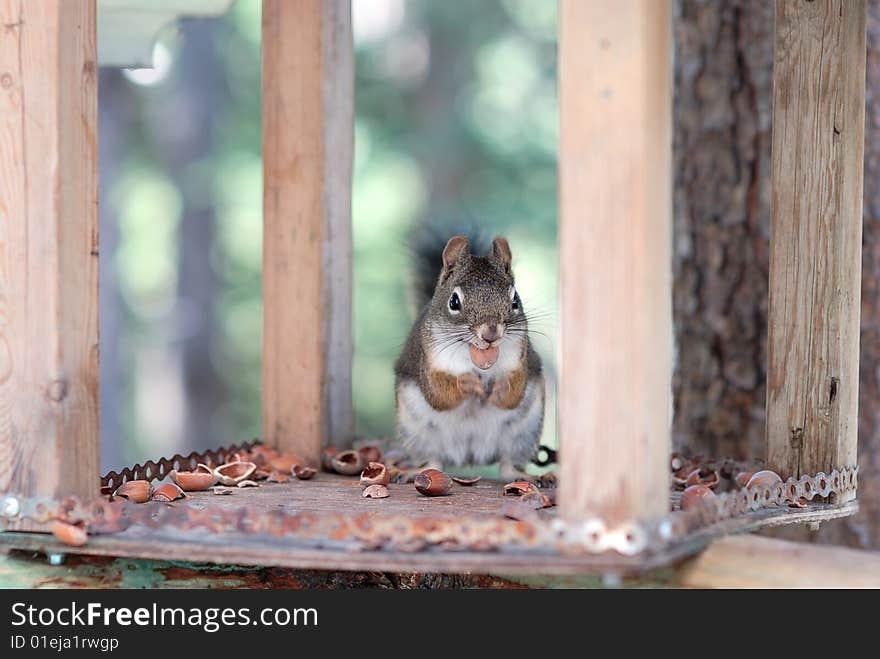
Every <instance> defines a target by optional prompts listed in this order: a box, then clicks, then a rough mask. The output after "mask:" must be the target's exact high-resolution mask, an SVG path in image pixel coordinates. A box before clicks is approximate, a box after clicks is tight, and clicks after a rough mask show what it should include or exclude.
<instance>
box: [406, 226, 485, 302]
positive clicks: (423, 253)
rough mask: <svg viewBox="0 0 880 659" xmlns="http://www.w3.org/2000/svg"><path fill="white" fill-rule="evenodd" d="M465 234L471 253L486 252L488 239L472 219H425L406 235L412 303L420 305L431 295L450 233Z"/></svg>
mask: <svg viewBox="0 0 880 659" xmlns="http://www.w3.org/2000/svg"><path fill="white" fill-rule="evenodd" d="M459 235H460V236H467V238H468V240H469V241H470V243H471V252H472V253H474V254H484V253H487V252H488V251H489V249H490V247H491V241H490V240H489V239H488V238H487V237H486V236H485V234H484V233H483V231H482V230H481V229H480V228H479V227H478V225H477V223H476V222H470V223H467V224H456V223H446V222H444V223H430V222H429V223H425V224H421V225H419V226H417V227H416V229H415V231H414V232H413V233H412V235H411V236H410V239H409V248H410V252H411V259H412V276H413V289H414V294H415V302H416V307H417V308H418V309H421V308H422V307H424V306H425V305H426V304H427V303H428V301H429V300H430V299H431V298H432V297H433V296H434V288H435V287H436V285H437V279H438V277H439V276H440V268H441V263H442V262H443V248H444V247H446V243H447V242H448V241H449V239H450V238H452V236H459Z"/></svg>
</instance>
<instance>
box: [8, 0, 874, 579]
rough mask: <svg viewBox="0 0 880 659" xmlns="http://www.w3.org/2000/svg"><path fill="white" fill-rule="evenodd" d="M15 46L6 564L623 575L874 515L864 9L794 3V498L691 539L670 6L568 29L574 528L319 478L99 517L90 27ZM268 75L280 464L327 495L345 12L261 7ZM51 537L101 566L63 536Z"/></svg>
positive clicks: (268, 253)
mask: <svg viewBox="0 0 880 659" xmlns="http://www.w3.org/2000/svg"><path fill="white" fill-rule="evenodd" d="M838 9H840V11H838ZM0 23H2V24H3V25H4V26H5V28H4V30H5V32H4V35H3V38H2V39H0V259H2V260H0V272H2V275H0V277H2V279H0V499H2V502H0V528H5V529H6V531H5V532H4V533H0V544H2V545H5V546H8V547H18V548H31V549H40V550H43V551H66V552H82V553H91V554H105V555H114V556H136V557H143V558H166V559H167V558H186V559H188V560H196V561H208V562H236V563H242V564H264V565H286V566H292V567H304V568H324V569H364V570H422V571H455V572H457V571H482V572H488V571H505V572H510V573H513V572H522V573H582V572H598V573H615V574H620V573H629V572H639V571H642V570H645V569H648V568H651V567H655V566H658V565H664V564H668V563H669V562H671V561H673V560H676V559H678V558H681V557H683V556H687V555H689V554H693V553H695V552H697V551H699V550H700V549H701V548H703V547H705V546H706V544H708V543H709V542H710V541H711V540H712V539H713V538H716V537H719V536H720V535H723V534H726V533H731V532H738V531H747V530H753V529H756V528H760V527H761V526H764V525H767V524H779V523H790V522H815V521H818V520H823V519H830V518H833V517H839V516H844V515H849V514H852V513H853V512H854V511H855V510H856V502H855V493H856V486H857V483H856V475H857V465H856V459H857V451H856V438H857V400H858V362H859V301H860V271H861V270H860V266H861V225H862V221H861V217H862V175H863V174H862V156H863V139H864V107H865V25H866V10H865V1H864V0H853V1H852V2H847V3H844V4H840V3H832V2H831V1H830V0H816V1H815V2H801V1H800V0H777V3H776V25H775V35H776V36H775V53H776V54H775V68H774V72H773V75H774V85H773V126H774V130H773V142H772V177H773V181H772V183H773V204H772V235H771V244H770V254H771V256H770V313H769V357H768V359H769V363H768V397H767V431H766V460H767V463H768V467H769V468H770V469H773V470H774V471H776V472H777V473H778V474H779V475H780V476H781V477H782V479H783V481H782V482H779V483H772V482H771V483H769V484H764V485H762V486H760V487H757V488H752V489H745V488H743V489H737V490H734V491H732V492H730V493H728V494H723V495H720V496H717V497H715V498H714V499H713V500H710V501H709V502H708V503H705V504H700V505H698V506H697V507H696V508H694V509H692V510H690V511H687V512H682V511H672V512H670V507H671V502H672V504H673V505H675V502H677V497H676V496H671V494H670V451H671V439H670V422H671V419H670V415H671V409H670V403H669V400H670V395H671V393H670V392H671V387H670V381H671V373H672V368H673V326H672V312H671V284H672V282H671V265H670V264H671V255H670V247H671V238H672V200H671V190H672V171H671V146H672V128H671V119H672V116H671V115H672V92H673V82H672V75H671V65H672V52H673V46H672V31H671V2H670V1H669V0H625V1H622V2H617V3H613V4H611V3H599V2H581V1H580V0H562V2H561V4H560V16H559V24H560V42H559V54H560V66H559V88H560V105H561V138H560V147H559V167H560V217H559V235H560V238H559V244H560V265H561V267H560V279H561V281H560V284H561V314H560V318H561V337H562V341H561V348H560V363H561V376H560V382H559V392H560V396H559V407H560V409H559V415H560V434H561V444H562V458H561V465H560V466H561V470H560V483H561V486H560V490H559V494H558V508H548V509H543V510H540V511H535V512H533V513H532V514H531V515H526V516H525V517H523V518H522V519H518V520H514V519H508V518H505V517H504V516H503V515H501V514H500V513H499V510H500V506H501V503H502V501H503V497H502V495H501V485H500V484H499V483H487V482H481V483H479V484H477V485H475V486H472V487H468V488H465V487H462V486H456V487H455V488H454V489H453V495H451V496H448V497H436V498H428V497H423V496H421V495H419V494H418V493H417V492H416V491H415V490H414V488H413V487H412V486H411V485H395V484H391V485H390V487H389V489H390V494H391V496H390V497H388V498H386V499H378V500H370V499H364V498H363V497H361V495H360V489H359V488H358V487H357V483H356V479H355V480H352V479H345V478H343V477H340V476H331V475H328V474H320V475H319V476H318V477H317V478H315V479H312V480H310V481H296V480H292V481H291V482H290V483H286V484H276V485H273V486H272V487H265V488H258V489H255V490H249V491H245V492H239V493H236V495H235V496H229V497H220V496H213V495H212V494H211V493H210V492H208V493H191V494H190V496H189V497H188V498H187V499H185V500H182V501H177V502H175V503H174V504H173V505H164V504H163V505H160V504H155V505H154V504H142V507H141V508H138V507H137V505H136V504H131V503H119V502H114V503H109V502H108V501H107V500H106V497H104V498H100V497H99V496H98V482H99V473H98V465H99V461H98V455H99V452H98V442H99V408H98V387H99V382H98V313H99V309H98V281H97V278H98V214H97V201H98V200H97V149H96V139H97V61H98V59H97V52H96V9H95V0H39V1H37V2H26V3H25V2H22V3H3V4H0ZM262 67H263V135H264V138H263V158H264V248H263V295H264V309H265V312H264V314H265V315H264V334H263V341H264V346H263V364H264V366H263V437H264V441H265V442H266V443H267V444H268V445H270V446H273V447H277V448H279V449H281V450H284V451H289V452H293V453H296V454H297V455H299V456H302V458H303V459H304V460H305V461H306V462H308V463H310V464H313V465H317V464H318V462H319V459H320V455H321V452H322V446H324V445H326V444H330V443H332V444H334V445H345V444H347V443H349V442H350V440H351V437H352V433H353V413H352V397H351V360H352V336H351V278H352V270H351V253H352V247H351V240H352V238H351V222H350V206H351V180H352V155H353V141H354V139H353V125H354V106H353V80H354V57H353V48H352V32H351V18H350V6H349V0H324V1H321V0H302V1H301V2H296V3H294V2H285V1H283V0H264V4H263V63H262ZM292 298H293V299H297V300H298V304H297V306H296V311H295V313H294V312H293V311H291V307H290V306H289V305H288V304H287V300H289V299H292ZM597 346H600V347H601V349H597ZM234 450H235V449H234V448H233V449H229V450H227V451H220V452H217V453H211V454H208V455H207V456H204V455H203V456H195V455H193V456H188V457H180V456H177V457H176V458H175V459H172V460H161V461H159V462H156V463H147V464H146V465H140V466H138V467H136V468H134V469H132V470H127V471H124V472H122V474H111V475H108V477H106V478H105V485H110V486H116V485H119V484H120V483H121V482H122V481H123V480H127V479H131V478H135V477H140V478H145V479H147V480H156V479H161V478H163V477H165V476H166V475H167V474H168V473H169V472H170V471H171V470H172V469H178V470H180V469H187V468H193V467H195V463H196V462H200V461H203V460H205V459H211V460H213V461H214V462H215V463H216V462H219V461H223V460H225V459H227V458H228V456H229V455H231V454H232V453H233V452H234ZM756 457H757V456H756ZM805 501H806V502H807V503H804V502H805ZM792 503H793V504H798V505H799V506H800V507H792V506H790V505H788V504H792ZM147 510H148V511H149V513H145V512H143V511H147ZM58 520H62V521H63V522H66V523H69V524H74V525H77V524H80V525H81V526H82V527H84V528H87V530H88V533H89V536H88V542H87V543H86V544H85V545H83V546H79V547H72V546H64V545H60V544H59V543H58V541H56V540H55V539H53V536H49V535H46V534H45V531H47V530H49V529H50V527H51V525H52V523H53V522H56V521H58ZM35 531H36V532H39V533H34V532H35Z"/></svg>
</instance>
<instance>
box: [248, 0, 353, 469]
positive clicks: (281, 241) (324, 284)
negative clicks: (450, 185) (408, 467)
mask: <svg viewBox="0 0 880 659" xmlns="http://www.w3.org/2000/svg"><path fill="white" fill-rule="evenodd" d="M353 152H354V55H353V46H352V33H351V10H350V6H349V1H348V0H327V1H324V0H306V1H303V2H296V3H293V2H285V1H284V0H265V2H264V4H263V176H264V196H263V212H264V222H263V227H264V232H263V319H264V322H263V436H264V438H265V440H266V441H267V442H269V443H271V444H273V445H275V446H278V447H280V448H282V449H284V450H286V451H292V452H294V453H297V454H299V455H300V456H301V457H302V458H304V459H306V460H308V461H309V462H312V463H316V462H317V460H318V457H319V454H320V448H321V444H322V442H324V443H337V444H344V443H347V442H348V441H349V440H350V439H351V435H352V432H353V424H354V416H353V410H352V396H351V360H352V336H351V273H352V270H351V268H352V266H351V175H352V157H353Z"/></svg>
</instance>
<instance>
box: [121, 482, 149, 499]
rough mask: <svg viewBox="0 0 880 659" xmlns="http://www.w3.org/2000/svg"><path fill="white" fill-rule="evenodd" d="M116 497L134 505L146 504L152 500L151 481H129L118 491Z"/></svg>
mask: <svg viewBox="0 0 880 659" xmlns="http://www.w3.org/2000/svg"><path fill="white" fill-rule="evenodd" d="M116 496H118V497H122V498H123V499H128V500H129V501H131V502H132V503H146V502H147V501H149V500H150V481H143V480H137V481H127V482H125V483H123V484H122V485H121V486H120V487H119V489H117V490H116Z"/></svg>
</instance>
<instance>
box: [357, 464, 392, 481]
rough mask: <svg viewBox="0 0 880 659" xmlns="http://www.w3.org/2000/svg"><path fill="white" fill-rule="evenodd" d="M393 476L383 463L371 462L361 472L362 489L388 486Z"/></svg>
mask: <svg viewBox="0 0 880 659" xmlns="http://www.w3.org/2000/svg"><path fill="white" fill-rule="evenodd" d="M390 480H391V475H390V474H389V473H388V470H387V469H386V468H385V465H383V464H382V463H381V462H371V463H369V464H368V465H367V466H366V468H365V469H364V470H363V471H362V472H361V487H369V486H370V485H388V482H389V481H390Z"/></svg>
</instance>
